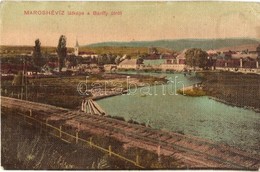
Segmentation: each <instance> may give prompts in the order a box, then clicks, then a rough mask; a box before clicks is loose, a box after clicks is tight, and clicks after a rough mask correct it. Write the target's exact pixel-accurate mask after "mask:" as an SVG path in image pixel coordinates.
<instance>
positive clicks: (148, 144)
mask: <svg viewBox="0 0 260 172" xmlns="http://www.w3.org/2000/svg"><path fill="white" fill-rule="evenodd" d="M1 106H3V107H6V108H11V109H18V110H20V111H23V112H26V113H27V114H28V115H32V116H34V118H37V119H39V120H42V121H49V122H52V123H54V124H57V125H58V124H59V125H61V123H62V125H63V126H70V127H73V128H76V129H78V130H80V131H88V132H91V133H93V134H101V133H103V134H104V135H107V136H109V137H113V138H115V139H117V140H119V141H122V142H123V143H125V145H128V146H130V147H131V146H132V147H134V146H136V147H139V148H142V149H146V150H149V151H153V152H157V153H158V149H159V153H158V154H161V155H166V156H171V157H173V158H176V159H179V160H181V161H183V162H184V163H185V164H187V165H188V166H189V167H190V168H229V169H258V168H259V167H260V157H259V155H258V154H257V155H252V154H250V153H248V152H245V151H243V150H239V149H237V148H234V147H231V146H227V145H218V144H215V143H213V142H210V141H207V140H203V139H199V138H196V137H192V136H184V135H181V134H178V133H174V132H167V131H160V130H156V129H152V128H149V127H144V126H141V125H137V124H130V123H127V122H125V121H120V120H116V119H113V118H108V117H103V116H96V115H89V114H86V113H83V112H79V111H73V110H69V109H65V108H60V107H55V106H52V105H47V104H41V103H36V102H29V101H23V100H19V99H13V98H7V97H1ZM30 110H31V111H32V113H31V112H30Z"/></svg>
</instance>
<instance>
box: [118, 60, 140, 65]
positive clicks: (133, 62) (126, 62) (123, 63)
mask: <svg viewBox="0 0 260 172" xmlns="http://www.w3.org/2000/svg"><path fill="white" fill-rule="evenodd" d="M136 64H137V59H125V60H124V61H122V62H121V63H120V64H119V65H136Z"/></svg>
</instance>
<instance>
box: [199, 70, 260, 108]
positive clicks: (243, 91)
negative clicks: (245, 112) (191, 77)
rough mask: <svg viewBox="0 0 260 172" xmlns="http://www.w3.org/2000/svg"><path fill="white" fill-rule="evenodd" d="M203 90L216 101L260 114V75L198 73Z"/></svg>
mask: <svg viewBox="0 0 260 172" xmlns="http://www.w3.org/2000/svg"><path fill="white" fill-rule="evenodd" d="M197 76H198V77H200V78H201V79H202V83H201V85H202V89H203V91H205V93H206V95H207V96H208V97H209V98H210V99H213V100H215V101H218V102H221V103H224V104H227V105H230V106H236V107H241V108H245V109H250V110H253V111H255V112H258V113H259V112H260V103H259V102H260V75H257V74H243V73H232V72H214V73H212V72H197Z"/></svg>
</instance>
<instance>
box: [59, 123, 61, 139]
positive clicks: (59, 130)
mask: <svg viewBox="0 0 260 172" xmlns="http://www.w3.org/2000/svg"><path fill="white" fill-rule="evenodd" d="M59 131H60V138H61V126H60V130H59Z"/></svg>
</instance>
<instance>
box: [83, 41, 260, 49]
mask: <svg viewBox="0 0 260 172" xmlns="http://www.w3.org/2000/svg"><path fill="white" fill-rule="evenodd" d="M259 43H260V40H259V39H250V38H230V39H176V40H157V41H131V42H101V43H95V44H89V45H86V46H87V47H106V46H109V47H111V46H114V47H161V48H167V49H171V50H175V51H182V50H184V49H186V48H202V49H203V50H209V49H220V48H225V47H235V46H240V45H250V44H259Z"/></svg>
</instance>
